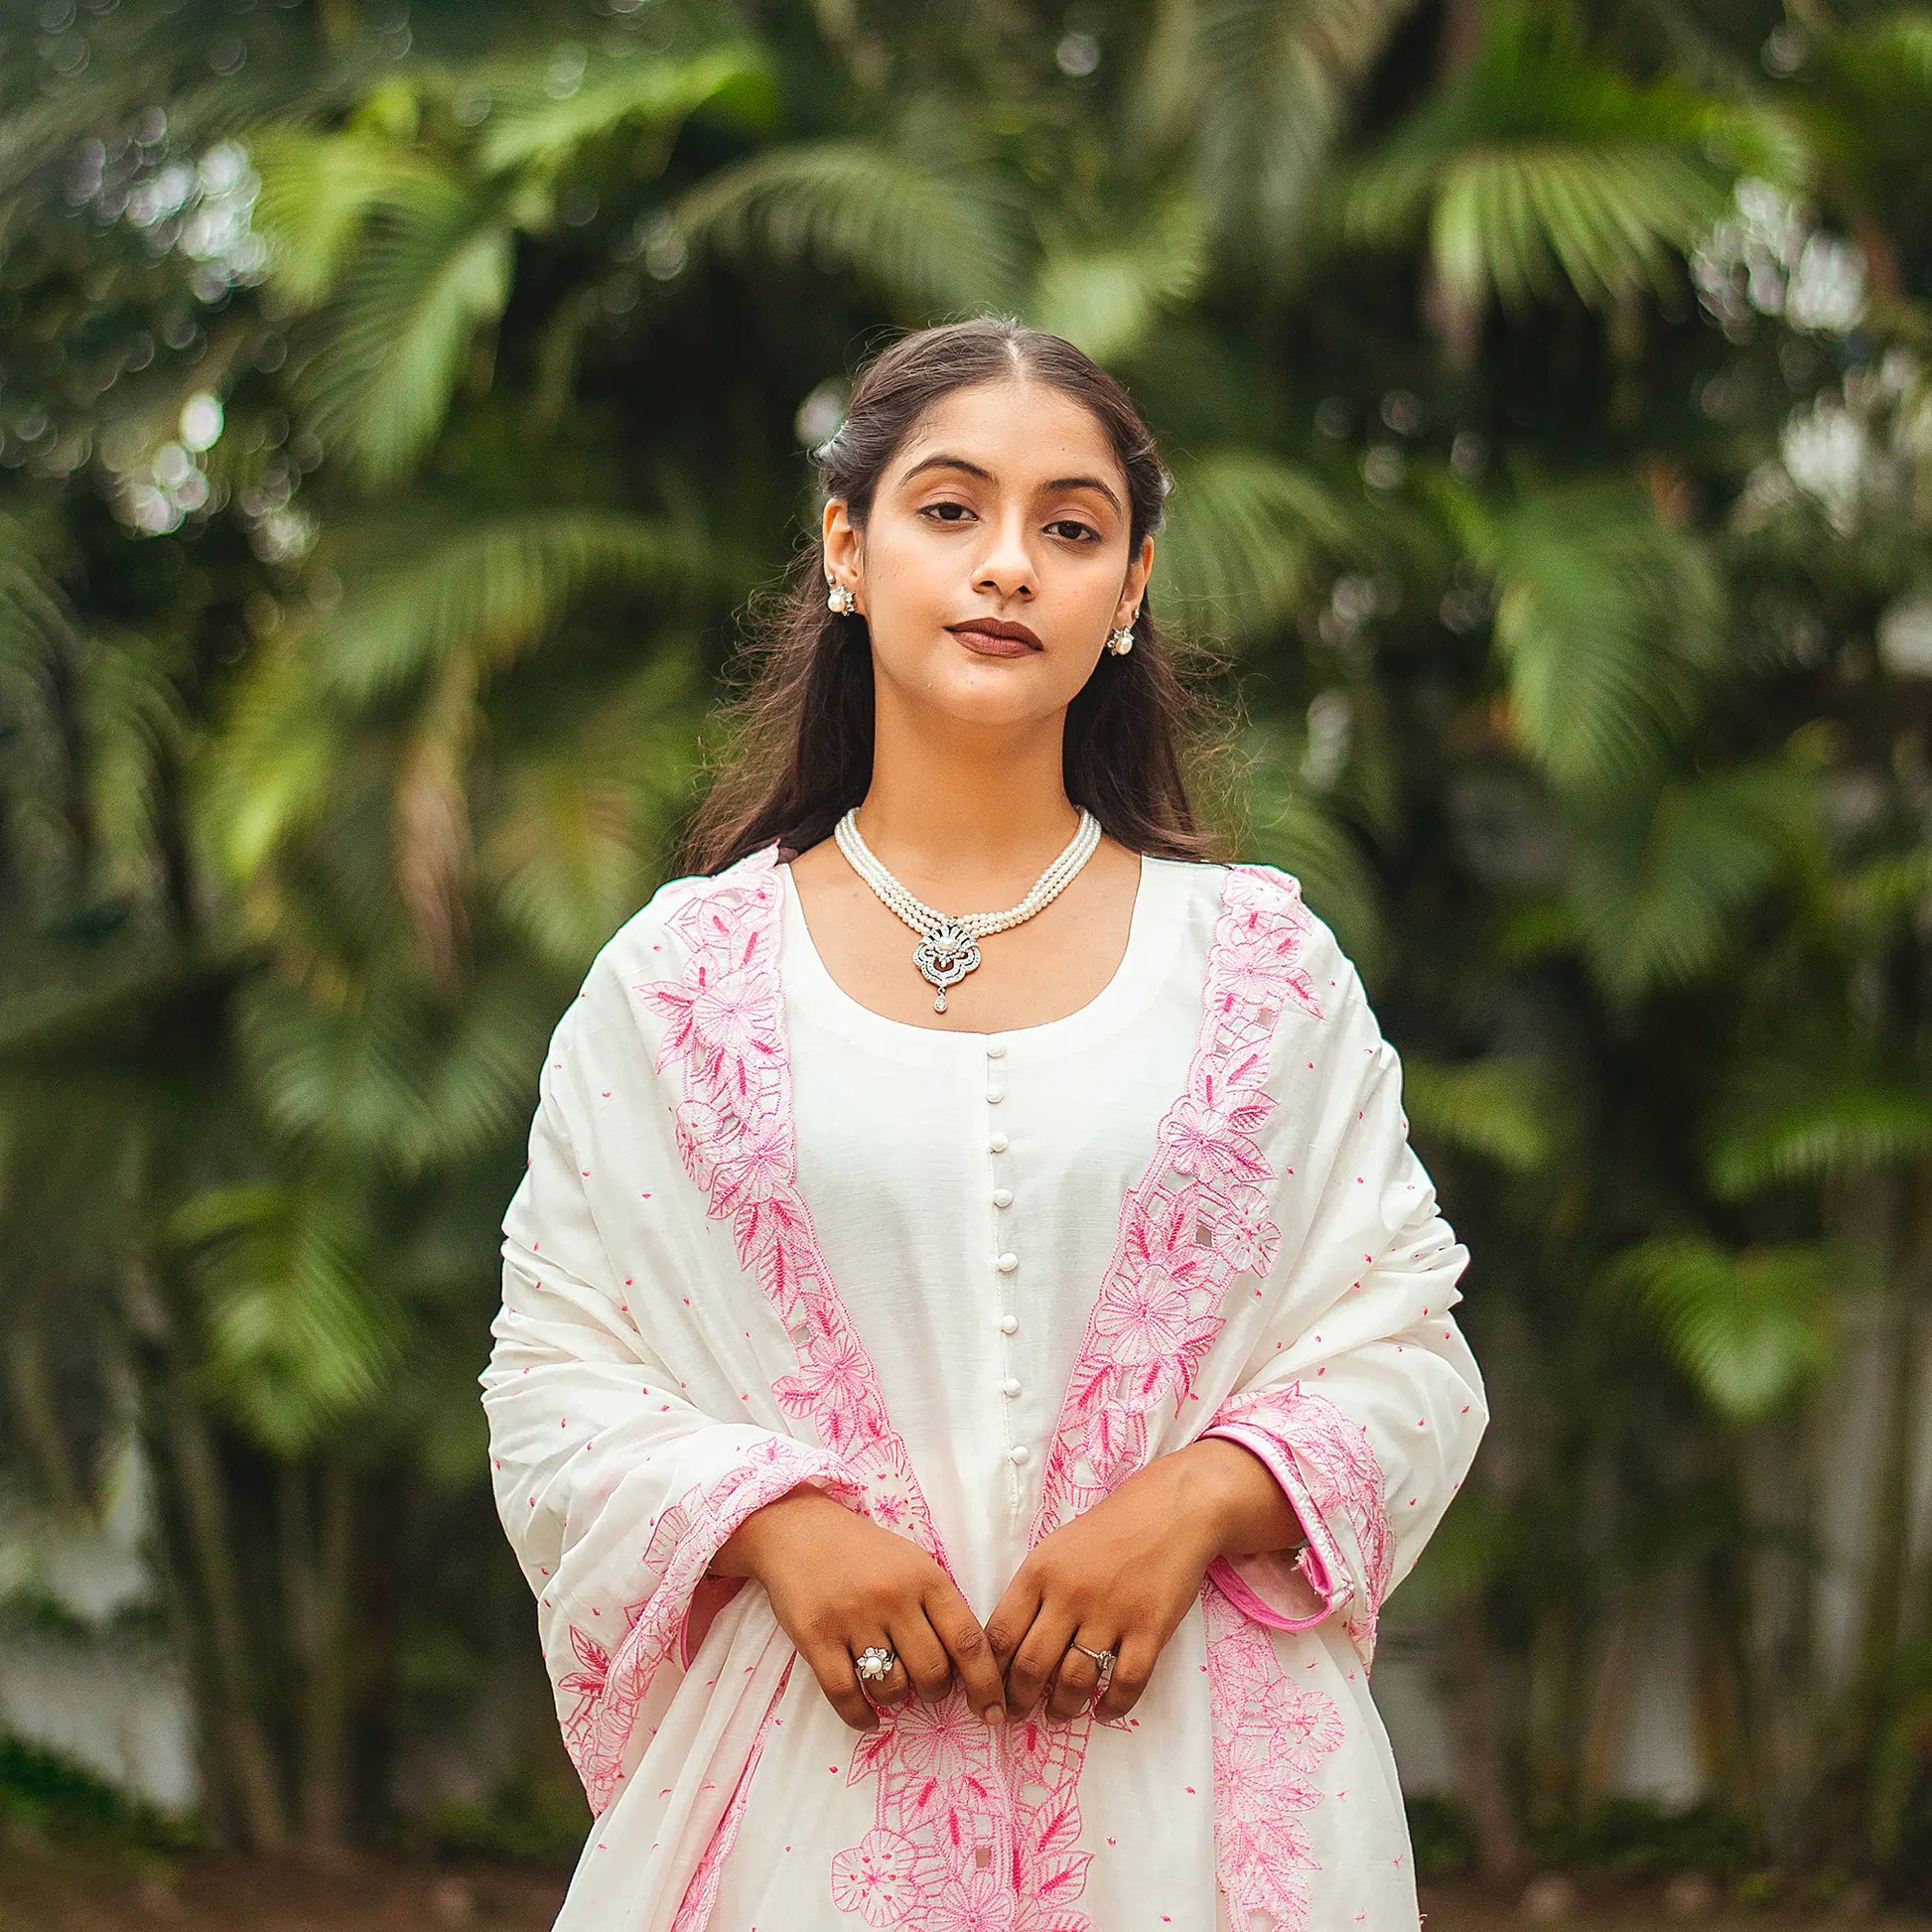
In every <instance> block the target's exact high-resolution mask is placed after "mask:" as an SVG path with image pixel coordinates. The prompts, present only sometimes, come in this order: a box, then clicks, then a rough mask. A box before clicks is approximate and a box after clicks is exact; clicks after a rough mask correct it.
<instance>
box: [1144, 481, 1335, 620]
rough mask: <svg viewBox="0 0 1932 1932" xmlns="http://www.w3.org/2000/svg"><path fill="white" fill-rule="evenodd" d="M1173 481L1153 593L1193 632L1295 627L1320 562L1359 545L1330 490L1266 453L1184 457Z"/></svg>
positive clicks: (1156, 561) (1156, 548) (1156, 563)
mask: <svg viewBox="0 0 1932 1932" xmlns="http://www.w3.org/2000/svg"><path fill="white" fill-rule="evenodd" d="M1173 475H1174V490H1173V508H1172V511H1171V515H1170V521H1169V526H1168V528H1167V530H1166V531H1165V532H1164V533H1163V535H1162V538H1161V540H1160V542H1159V543H1158V544H1157V545H1156V547H1155V563H1154V571H1155V580H1156V582H1155V589H1156V594H1157V595H1158V596H1159V597H1160V598H1161V600H1162V609H1163V610H1164V611H1166V610H1168V609H1170V608H1173V607H1177V610H1176V616H1177V617H1178V619H1179V620H1180V621H1182V622H1183V623H1185V624H1187V625H1191V626H1194V627H1197V628H1198V627H1204V628H1206V629H1208V630H1211V631H1213V632H1215V633H1216V634H1219V635H1226V636H1232V637H1241V636H1246V635H1250V634H1252V633H1254V632H1256V631H1260V630H1266V629H1270V628H1273V627H1275V626H1278V625H1282V624H1285V623H1288V622H1290V621H1293V619H1294V618H1295V617H1296V615H1297V614H1298V613H1299V612H1300V610H1301V608H1302V605H1303V603H1304V600H1305V599H1306V597H1307V595H1308V588H1309V580H1310V574H1311V567H1312V565H1313V564H1314V562H1315V560H1316V559H1317V558H1318V557H1319V556H1320V555H1322V554H1323V553H1324V552H1329V553H1333V552H1347V551H1352V550H1354V549H1356V548H1357V547H1358V545H1359V532H1358V530H1357V529H1356V526H1355V525H1354V523H1353V522H1352V520H1351V519H1350V517H1349V515H1348V513H1347V512H1346V511H1345V510H1344V509H1343V508H1342V506H1341V505H1340V504H1339V503H1338V502H1337V501H1336V499H1335V498H1334V497H1333V496H1332V495H1331V494H1330V493H1329V491H1328V489H1327V487H1326V485H1325V484H1323V483H1320V482H1319V481H1318V480H1317V479H1316V478H1314V477H1313V476H1311V475H1310V474H1309V473H1308V472H1307V471H1305V470H1299V469H1297V468H1296V467H1295V466H1294V465H1293V464H1289V463H1284V462H1283V461H1282V460H1281V459H1280V458H1279V457H1275V456H1271V455H1269V454H1267V453H1266V452H1264V451H1261V450H1243V449H1218V450H1215V449H1210V450H1206V451H1203V452H1201V453H1200V454H1198V455H1195V456H1190V457H1187V458H1184V459H1177V460H1176V461H1175V463H1174V465H1173ZM1170 600H1173V605H1172V606H1171V605H1170Z"/></svg>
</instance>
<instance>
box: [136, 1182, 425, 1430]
mask: <svg viewBox="0 0 1932 1932" xmlns="http://www.w3.org/2000/svg"><path fill="white" fill-rule="evenodd" d="M363 1221H364V1215H363V1213H362V1211H361V1208H360V1206H359V1205H358V1204H357V1203H356V1202H355V1200H354V1195H353V1190H352V1189H351V1188H349V1187H347V1186H345V1185H341V1184H338V1185H333V1186H330V1185H322V1184H317V1183H311V1184H308V1185H294V1184H289V1183H282V1182H268V1183H261V1184H257V1185H248V1186H231V1187H221V1188H215V1189H211V1190H209V1191H207V1192H206V1193H203V1194H200V1195H197V1196H195V1197H193V1198H192V1199H190V1200H189V1201H188V1202H186V1203H185V1204H184V1205H183V1206H182V1207H181V1208H180V1209H178V1210H177V1212H176V1213H175V1215H174V1216H173V1217H172V1220H171V1222H170V1226H169V1230H168V1232H169V1235H170V1238H171V1240H172V1242H173V1243H174V1245H175V1246H177V1247H178V1248H179V1249H181V1250H182V1251H183V1252H184V1254H185V1255H186V1256H187V1258H188V1260H189V1262H190V1266H191V1272H192V1275H193V1278H194V1280H195V1283H196V1286H197V1288H198V1290H199V1291H200V1294H201V1297H202V1300H203V1303H204V1307H205V1309H206V1320H207V1338H208V1365H209V1371H210V1373H211V1375H212V1377H213V1380H214V1382H215V1384H216V1386H217V1387H218V1388H219V1390H220V1391H221V1394H222V1396H223V1397H224V1398H225V1400H226V1402H227V1405H228V1407H229V1408H230V1409H231V1410H232V1412H233V1413H234V1415H235V1416H236V1418H237V1419H238V1420H239V1421H240V1422H241V1423H242V1424H243V1425H244V1426H245V1427H246V1428H247V1429H248V1431H249V1433H250V1434H251V1435H253V1436H254V1437H255V1439H256V1440H257V1441H258V1442H259V1443H261V1444H262V1445H263V1446H264V1447H265V1448H267V1449H270V1450H271V1451H272V1452H274V1453H276V1454H279V1455H295V1454H299V1453H301V1452H302V1451H303V1450H305V1449H311V1448H313V1447H314V1445H315V1444H316V1443H317V1442H318V1441H319V1440H320V1439H321V1438H322V1437H323V1436H324V1435H326V1434H327V1432H328V1431H329V1430H330V1428H331V1427H332V1426H335V1425H338V1424H340V1423H342V1422H344V1421H345V1420H346V1419H348V1418H349V1417H351V1416H353V1415H355V1414H357V1413H358V1412H359V1411H362V1410H364V1409H366V1408H367V1407H368V1405H369V1404H370V1403H371V1402H373V1401H374V1400H375V1398H376V1397H377V1396H378V1395H379V1394H380V1393H381V1391H382V1389H383V1387H384V1385H385V1384H386V1382H387V1380H388V1378H389V1376H390V1374H391V1373H392V1372H393V1369H394V1366H395V1362H396V1360H397V1356H398V1344H399V1341H400V1330H399V1326H398V1323H397V1321H396V1318H395V1315H394V1313H393V1311H391V1310H390V1309H389V1308H388V1307H387V1306H386V1305H385V1304H384V1302H383V1301H382V1300H381V1299H380V1298H379V1297H378V1296H377V1295H376V1294H374V1293H373V1292H372V1289H371V1287H370V1284H369V1281H368V1276H367V1258H366V1246H367V1240H366V1231H365V1228H364V1225H363Z"/></svg>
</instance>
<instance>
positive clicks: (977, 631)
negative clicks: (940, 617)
mask: <svg viewBox="0 0 1932 1932" xmlns="http://www.w3.org/2000/svg"><path fill="white" fill-rule="evenodd" d="M946 628H947V629H948V630H950V631H951V632H952V633H953V635H954V636H955V637H957V638H958V639H959V641H960V642H961V643H962V644H964V645H965V646H966V648H967V649H968V650H973V651H978V652H979V653H980V654H981V655H982V656H984V657H1020V656H1024V655H1025V654H1026V653H1028V652H1030V651H1035V650H1038V649H1039V648H1040V642H1039V639H1038V637H1037V636H1035V634H1034V632H1033V631H1032V630H1030V629H1029V628H1028V627H1027V626H1026V625H1025V624H1024V623H1014V622H1011V621H1008V620H1007V619H1005V618H974V619H972V620H970V621H968V622H966V623H952V624H948V625H947V626H946Z"/></svg>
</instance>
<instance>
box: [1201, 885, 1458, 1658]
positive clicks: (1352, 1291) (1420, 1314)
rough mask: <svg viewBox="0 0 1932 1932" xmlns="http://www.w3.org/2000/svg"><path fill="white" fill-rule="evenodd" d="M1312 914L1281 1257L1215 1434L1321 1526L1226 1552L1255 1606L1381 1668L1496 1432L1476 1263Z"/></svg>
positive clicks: (1291, 1091) (1290, 1075) (1291, 1084)
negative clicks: (1248, 1456) (1470, 1335)
mask: <svg viewBox="0 0 1932 1932" xmlns="http://www.w3.org/2000/svg"><path fill="white" fill-rule="evenodd" d="M1309 917H1310V932H1309V943H1308V950H1307V959H1306V977H1307V981H1308V983H1309V985H1310V986H1311V989H1315V990H1317V994H1318V999H1319V1005H1320V1008H1321V1011H1320V1015H1319V1017H1318V1018H1317V1017H1315V1016H1314V1015H1313V1014H1311V1013H1309V1012H1303V1011H1300V1010H1294V1011H1291V1012H1290V1013H1289V1015H1288V1016H1286V1017H1285V1019H1284V1021H1283V1031H1282V1035H1281V1036H1280V1039H1279V1042H1278V1059H1279V1062H1280V1065H1281V1083H1282V1084H1281V1095H1280V1104H1279V1105H1278V1107H1277V1108H1276V1110H1275V1112H1274V1114H1273V1116H1272V1118H1271V1122H1270V1124H1269V1129H1268V1132H1267V1138H1266V1142H1265V1145H1266V1146H1267V1147H1268V1149H1269V1152H1270V1155H1271V1162H1270V1165H1271V1167H1272V1168H1273V1178H1272V1181H1271V1192H1272V1217H1273V1219H1274V1221H1275V1222H1276V1223H1277V1224H1278V1226H1279V1228H1280V1232H1281V1249H1280V1253H1279V1256H1278V1258H1277V1260H1276V1263H1275V1268H1274V1270H1273V1271H1272V1273H1273V1275H1274V1277H1276V1278H1277V1279H1273V1280H1266V1281H1264V1285H1263V1293H1264V1296H1265V1312H1264V1317H1263V1320H1262V1322H1261V1325H1260V1328H1259V1331H1258V1334H1259V1338H1258V1340H1257V1341H1256V1343H1255V1345H1254V1347H1253V1348H1252V1350H1251V1351H1250V1353H1249V1355H1248V1357H1247V1359H1246V1361H1245V1363H1244V1365H1243V1368H1242V1370H1241V1373H1240V1377H1239V1380H1238V1383H1237V1385H1236V1387H1235V1388H1234V1390H1233V1391H1232V1392H1231V1393H1230V1394H1229V1395H1228V1396H1227V1397H1226V1398H1225V1399H1224V1400H1223V1401H1222V1402H1221V1403H1220V1404H1219V1405H1218V1406H1217V1408H1216V1409H1215V1411H1214V1413H1213V1415H1212V1417H1211V1418H1210V1420H1209V1422H1208V1424H1207V1426H1206V1428H1205V1429H1204V1430H1203V1431H1202V1433H1203V1434H1204V1435H1213V1436H1220V1437H1224V1438H1226V1439H1228V1440H1229V1441H1232V1442H1237V1443H1240V1444H1241V1445H1242V1446H1243V1447H1244V1448H1246V1449H1250V1450H1252V1451H1253V1453H1254V1454H1256V1455H1257V1456H1259V1457H1260V1458H1261V1460H1262V1461H1263V1462H1264V1463H1265V1464H1266V1465H1267V1466H1268V1468H1269V1469H1270V1471H1271V1472H1272V1473H1273V1474H1274V1476H1275V1478H1276V1480H1277V1481H1278V1482H1279V1483H1280V1485H1281V1487H1282V1490H1283V1492H1284V1494H1285V1495H1286V1496H1287V1498H1288V1500H1289V1501H1290V1503H1291V1504H1292V1506H1293V1507H1294V1510H1295V1513H1296V1515H1297V1516H1298V1517H1299V1519H1300V1520H1301V1523H1302V1525H1303V1528H1304V1530H1305V1531H1306V1533H1307V1539H1308V1540H1307V1543H1306V1545H1305V1546H1303V1547H1302V1548H1301V1549H1300V1550H1299V1551H1292V1552H1276V1553H1269V1554H1264V1555H1260V1556H1254V1557H1242V1558H1236V1559H1232V1560H1229V1559H1218V1560H1217V1561H1216V1563H1215V1565H1214V1566H1213V1568H1212V1569H1211V1570H1210V1573H1209V1574H1210V1576H1211V1577H1212V1578H1213V1580H1214V1581H1215V1583H1216V1584H1218V1585H1219V1586H1220V1587H1221V1588H1222V1589H1223V1591H1224V1592H1225V1593H1226V1594H1227V1595H1228V1596H1229V1598H1230V1599H1231V1600H1232V1601H1233V1602H1234V1603H1235V1605H1236V1606H1237V1607H1238V1608H1240V1609H1242V1610H1244V1611H1246V1612H1247V1614H1249V1615H1250V1616H1252V1617H1254V1618H1256V1619H1257V1620H1258V1621H1261V1622H1263V1623H1267V1624H1269V1625H1272V1626H1273V1627H1276V1628H1283V1629H1305V1628H1309V1627H1311V1625H1313V1624H1316V1623H1319V1622H1322V1621H1323V1620H1324V1619H1326V1618H1327V1617H1329V1616H1339V1617H1340V1618H1341V1620H1342V1624H1343V1627H1344V1628H1345V1629H1346V1631H1347V1633H1348V1635H1349V1636H1350V1637H1351V1638H1352V1639H1353V1641H1354V1643H1355V1645H1356V1647H1357V1648H1358V1650H1359V1651H1360V1653H1361V1656H1362V1660H1363V1663H1364V1665H1366V1664H1367V1663H1368V1662H1369V1661H1370V1660H1371V1659H1372V1657H1373V1654H1374V1643H1375V1625H1376V1617H1377V1614H1378V1612H1379V1611H1380V1609H1381V1606H1382V1603H1383V1602H1384V1600H1385V1599H1386V1598H1387V1597H1388V1595H1389V1593H1390V1591H1391V1590H1393V1589H1394V1587H1396V1585H1397V1584H1398V1583H1399V1582H1400V1581H1401V1579H1402V1578H1403V1577H1404V1576H1406V1575H1407V1574H1408V1572H1409V1571H1410V1569H1412V1568H1413V1567H1414V1565H1415V1562H1416V1559H1417V1557H1418V1555H1419V1554H1420V1552H1421V1550H1422V1548H1423V1546H1424V1545H1425V1544H1426V1543H1427V1542H1428V1540H1429V1538H1430V1536H1431V1534H1432V1533H1433V1532H1434V1530H1435V1528H1436V1525H1437V1524H1438V1523H1439V1522H1440V1521H1441V1520H1442V1516H1443V1513H1444V1511H1445V1510H1446V1509H1447V1508H1448V1507H1449V1500H1450V1498H1451V1497H1452V1495H1453V1494H1454V1492H1455V1491H1456V1489H1457V1488H1458V1487H1459V1486H1460V1484H1461V1481H1462V1478H1463V1476H1464V1475H1465V1474H1466V1473H1467V1471H1468V1468H1469V1465H1470V1463H1471V1461H1472V1460H1473V1458H1474V1455H1475V1450H1476V1445H1477V1442H1478V1440H1479V1439H1480V1437H1481V1435H1482V1432H1483V1429H1484V1427H1485V1425H1486V1423H1487V1420H1488V1410H1487V1407H1486V1405H1485V1403H1484V1399H1483V1389H1482V1380H1481V1377H1480V1375H1479V1373H1478V1371H1477V1368H1476V1364H1475V1359H1474V1357H1473V1356H1472V1355H1471V1353H1470V1351H1469V1348H1468V1346H1467V1344H1466V1343H1465V1341H1464V1340H1463V1338H1462V1335H1461V1333H1460V1331H1459V1329H1458V1328H1457V1326H1456V1323H1455V1321H1454V1319H1453V1317H1452V1316H1451V1314H1450V1310H1451V1309H1453V1308H1454V1307H1455V1305H1456V1304H1457V1303H1458V1302H1459V1301H1460V1300H1461V1295H1460V1291H1459V1290H1458V1288H1457V1286H1456V1282H1457V1278H1458V1277H1459V1276H1460V1275H1461V1273H1462V1271H1463V1269H1464V1267H1465V1266H1466V1265H1467V1262H1468V1251H1467V1250H1466V1249H1465V1248H1464V1247H1463V1246H1462V1244H1461V1243H1460V1242H1459V1241H1457V1240H1456V1238H1455V1236H1454V1234H1453V1233H1452V1231H1451V1230H1450V1228H1449V1223H1448V1221H1447V1220H1445V1219H1444V1217H1443V1215H1442V1213H1441V1212H1440V1210H1439V1209H1438V1206H1437V1200H1436V1189H1435V1186H1434V1184H1433V1183H1432V1182H1431V1180H1430V1177H1429V1174H1428V1173H1427V1172H1426V1171H1425V1170H1424V1167H1423V1164H1422V1162H1421V1161H1420V1160H1419V1159H1418V1158H1417V1156H1416V1154H1415V1151H1414V1150H1413V1149H1412V1148H1411V1146H1410V1145H1409V1139H1408V1121H1407V1119H1406V1118H1405V1116H1404V1114H1403V1111H1402V1075H1401V1062H1400V1059H1399V1058H1398V1055H1397V1053H1396V1050H1395V1048H1394V1047H1393V1046H1392V1045H1390V1044H1389V1042H1388V1041H1387V1040H1386V1039H1385V1038H1383V1036H1382V1033H1381V1030H1380V1028H1379V1026H1378V1025H1377V1023H1376V1020H1375V1016H1374V1014H1373V1012H1372V1011H1371V1010H1370V1007H1369V1004H1368V1000H1367V998H1366V995H1365V994H1364V992H1363V989H1362V985H1361V980H1360V977H1359V975H1358V974H1357V973H1356V971H1355V968H1354V966H1353V964H1352V963H1351V962H1350V961H1349V960H1348V959H1347V958H1346V956H1345V955H1344V954H1342V952H1341V951H1340V948H1339V947H1338V946H1337V945H1336V943H1335V941H1334V938H1333V935H1332V933H1331V932H1330V931H1329V929H1328V928H1327V927H1326V926H1325V925H1324V924H1323V923H1322V922H1321V921H1320V920H1319V919H1315V918H1313V917H1312V916H1311V915H1309Z"/></svg>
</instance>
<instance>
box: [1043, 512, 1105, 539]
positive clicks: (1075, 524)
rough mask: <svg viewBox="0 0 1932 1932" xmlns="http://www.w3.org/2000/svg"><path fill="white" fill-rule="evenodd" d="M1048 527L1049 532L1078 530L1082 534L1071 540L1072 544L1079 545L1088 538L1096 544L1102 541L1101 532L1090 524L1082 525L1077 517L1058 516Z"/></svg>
mask: <svg viewBox="0 0 1932 1932" xmlns="http://www.w3.org/2000/svg"><path fill="white" fill-rule="evenodd" d="M1046 527H1047V528H1048V529H1049V530H1078V531H1079V532H1081V535H1080V536H1078V537H1074V538H1071V539H1069V541H1071V542H1075V543H1078V542H1081V541H1083V540H1084V539H1086V538H1091V539H1092V540H1093V541H1094V542H1095V543H1098V542H1099V541H1100V532H1099V531H1098V530H1096V529H1095V528H1094V527H1093V526H1092V525H1091V524H1090V523H1082V522H1081V521H1080V520H1079V519H1078V518H1077V517H1072V516H1056V517H1055V518H1054V519H1053V520H1052V522H1050V523H1049V524H1047V526H1046Z"/></svg>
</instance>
